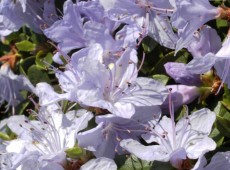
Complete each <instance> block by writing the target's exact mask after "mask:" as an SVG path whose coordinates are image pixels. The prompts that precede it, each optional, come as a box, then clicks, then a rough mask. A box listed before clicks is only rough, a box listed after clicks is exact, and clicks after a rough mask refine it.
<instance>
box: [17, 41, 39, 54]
mask: <svg viewBox="0 0 230 170" xmlns="http://www.w3.org/2000/svg"><path fill="white" fill-rule="evenodd" d="M15 45H16V47H17V49H18V50H19V51H28V52H29V51H34V50H35V48H36V45H35V44H33V43H31V42H30V41H27V40H24V41H21V42H18V43H16V44H15Z"/></svg>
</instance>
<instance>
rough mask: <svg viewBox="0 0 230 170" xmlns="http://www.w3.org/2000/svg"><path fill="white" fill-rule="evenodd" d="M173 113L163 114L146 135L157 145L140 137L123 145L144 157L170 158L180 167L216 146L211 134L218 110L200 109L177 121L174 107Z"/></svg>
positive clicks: (128, 140)
mask: <svg viewBox="0 0 230 170" xmlns="http://www.w3.org/2000/svg"><path fill="white" fill-rule="evenodd" d="M170 110H172V108H171V109H170ZM170 113H171V119H169V118H168V117H166V116H163V118H162V119H161V121H160V122H159V123H156V124H155V126H154V127H153V128H149V133H148V134H144V135H142V137H143V138H144V140H145V141H146V142H148V143H151V142H155V143H156V144H155V145H150V146H144V145H142V144H140V143H139V142H138V141H136V140H133V139H125V140H122V141H121V143H120V145H121V147H123V148H124V149H126V150H127V151H129V152H130V153H132V154H134V155H136V156H137V157H138V158H140V159H143V160H147V161H154V160H158V161H163V162H167V161H170V162H171V164H172V165H173V166H174V167H176V168H178V169H180V168H182V167H181V166H182V162H183V161H185V160H186V159H187V158H188V159H197V158H199V157H200V156H201V155H203V154H204V153H206V152H207V151H210V150H214V149H215V148H216V144H215V142H214V141H213V140H212V139H211V138H209V137H208V135H209V134H210V132H211V129H212V125H213V123H214V121H215V118H216V115H215V113H214V112H211V111H210V110H208V109H201V110H198V111H196V112H193V113H192V114H191V115H186V116H185V117H183V118H182V119H180V120H179V121H178V122H177V124H176V125H175V122H174V120H173V119H174V115H173V114H172V111H171V112H170Z"/></svg>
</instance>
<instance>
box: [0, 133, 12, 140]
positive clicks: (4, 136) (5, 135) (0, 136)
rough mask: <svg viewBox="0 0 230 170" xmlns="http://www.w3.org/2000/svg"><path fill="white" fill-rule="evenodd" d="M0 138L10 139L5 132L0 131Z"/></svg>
mask: <svg viewBox="0 0 230 170" xmlns="http://www.w3.org/2000/svg"><path fill="white" fill-rule="evenodd" d="M0 139H2V140H10V137H9V136H8V135H7V134H5V133H3V132H0Z"/></svg>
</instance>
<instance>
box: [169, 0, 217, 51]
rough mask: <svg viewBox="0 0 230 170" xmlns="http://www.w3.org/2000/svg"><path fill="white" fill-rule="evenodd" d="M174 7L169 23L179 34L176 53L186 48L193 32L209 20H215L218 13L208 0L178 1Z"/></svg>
mask: <svg viewBox="0 0 230 170" xmlns="http://www.w3.org/2000/svg"><path fill="white" fill-rule="evenodd" d="M176 6H177V9H176V11H175V12H174V13H173V15H172V17H171V22H172V25H173V26H174V27H175V28H177V29H178V33H179V40H178V41H177V45H176V52H177V51H179V50H180V49H182V48H184V47H187V46H188V45H189V44H190V43H191V41H192V39H193V34H194V32H195V31H196V30H197V29H199V28H200V27H201V26H202V25H203V24H205V23H206V22H208V21H209V20H212V19H215V18H216V17H217V16H218V15H219V13H220V11H219V9H218V8H217V7H214V6H212V5H211V4H210V3H209V1H208V0H179V1H177V2H176Z"/></svg>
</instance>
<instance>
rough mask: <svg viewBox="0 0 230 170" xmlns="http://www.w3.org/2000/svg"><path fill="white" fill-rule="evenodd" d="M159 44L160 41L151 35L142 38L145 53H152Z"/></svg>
mask: <svg viewBox="0 0 230 170" xmlns="http://www.w3.org/2000/svg"><path fill="white" fill-rule="evenodd" d="M157 44H158V43H157V42H156V41H155V40H154V39H153V38H151V37H149V36H147V37H145V38H144V39H143V40H142V47H143V49H144V52H145V53H150V52H151V51H152V50H153V49H154V48H155V47H156V46H157Z"/></svg>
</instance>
